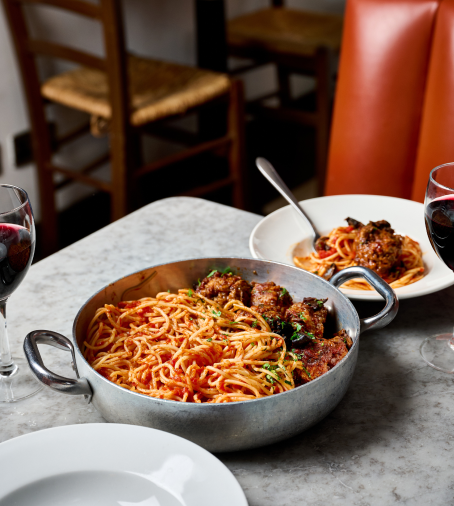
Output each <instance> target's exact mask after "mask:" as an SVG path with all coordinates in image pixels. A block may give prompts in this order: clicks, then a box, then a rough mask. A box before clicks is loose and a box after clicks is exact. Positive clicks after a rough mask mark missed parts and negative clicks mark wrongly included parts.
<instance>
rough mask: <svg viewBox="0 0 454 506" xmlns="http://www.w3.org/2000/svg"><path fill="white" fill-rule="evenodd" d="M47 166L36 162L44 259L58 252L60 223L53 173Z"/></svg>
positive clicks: (40, 240)
mask: <svg viewBox="0 0 454 506" xmlns="http://www.w3.org/2000/svg"><path fill="white" fill-rule="evenodd" d="M46 166H47V164H46V163H45V162H43V161H42V160H40V161H38V160H36V167H37V172H38V187H39V195H40V207H41V230H40V237H38V238H37V240H38V242H39V243H40V245H41V246H40V250H41V253H42V255H43V256H44V257H46V256H48V255H51V254H52V253H55V252H56V251H57V250H58V222H57V210H56V207H55V194H54V181H53V177H52V172H51V171H50V170H47V168H46Z"/></svg>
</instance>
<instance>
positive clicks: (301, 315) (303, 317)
mask: <svg viewBox="0 0 454 506" xmlns="http://www.w3.org/2000/svg"><path fill="white" fill-rule="evenodd" d="M299 317H300V318H301V319H302V320H307V318H306V317H305V316H304V315H303V313H300V314H299Z"/></svg>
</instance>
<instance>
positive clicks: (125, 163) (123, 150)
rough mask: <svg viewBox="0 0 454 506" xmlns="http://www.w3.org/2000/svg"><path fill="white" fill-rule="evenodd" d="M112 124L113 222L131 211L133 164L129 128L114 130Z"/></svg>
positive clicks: (132, 141) (131, 140)
mask: <svg viewBox="0 0 454 506" xmlns="http://www.w3.org/2000/svg"><path fill="white" fill-rule="evenodd" d="M113 123H114V122H112V130H111V135H110V157H111V179H112V193H111V210H110V215H111V220H112V221H115V220H118V219H120V218H123V216H126V215H127V214H128V212H129V211H130V210H131V205H130V202H131V194H130V193H131V187H132V185H131V182H132V171H133V169H134V166H135V162H134V146H135V142H134V135H135V134H134V133H133V132H132V131H131V129H130V128H129V127H126V128H123V125H121V124H120V125H119V128H115V126H114V125H113Z"/></svg>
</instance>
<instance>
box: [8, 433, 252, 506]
mask: <svg viewBox="0 0 454 506" xmlns="http://www.w3.org/2000/svg"><path fill="white" fill-rule="evenodd" d="M0 462H3V463H4V465H3V466H2V471H1V473H0V506H14V505H18V506H19V505H20V506H57V505H58V506H69V505H71V506H74V505H78V504H80V505H84V506H113V505H118V506H203V505H211V504H216V505H217V506H231V505H232V504H235V505H238V506H247V501H246V498H245V496H244V493H243V491H242V490H241V487H240V485H239V484H238V482H237V481H236V479H235V477H234V476H233V475H232V473H231V472H230V471H229V470H228V469H227V468H226V467H225V466H224V464H222V463H221V462H220V461H219V460H218V459H217V458H216V457H214V456H213V455H211V453H209V452H207V451H206V450H204V449H203V448H200V446H197V445H195V444H194V443H191V442H190V441H187V440H186V439H183V438H180V437H178V436H174V435H172V434H169V433H167V432H162V431H159V430H155V429H149V428H145V427H137V426H134V425H120V424H107V423H99V424H82V425H68V426H65V427H55V428H52V429H46V430H42V431H39V432H34V433H32V434H27V435H25V436H20V437H17V438H14V439H10V440H9V441H6V442H4V443H2V444H0Z"/></svg>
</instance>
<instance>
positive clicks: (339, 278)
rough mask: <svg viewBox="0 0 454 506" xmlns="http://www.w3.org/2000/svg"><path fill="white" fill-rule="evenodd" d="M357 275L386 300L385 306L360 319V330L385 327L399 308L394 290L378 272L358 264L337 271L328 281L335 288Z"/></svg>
mask: <svg viewBox="0 0 454 506" xmlns="http://www.w3.org/2000/svg"><path fill="white" fill-rule="evenodd" d="M358 277H360V278H364V279H365V280H366V281H367V282H368V283H370V284H371V285H372V286H373V287H374V288H375V290H377V292H378V293H379V294H380V295H381V296H382V297H383V298H384V299H385V301H386V305H385V307H384V308H383V309H382V310H381V311H380V312H379V313H377V314H376V315H374V316H369V317H368V318H362V319H361V320H360V323H361V332H366V330H370V329H372V328H374V329H381V328H382V327H386V325H388V323H391V322H392V321H393V320H394V317H395V316H396V314H397V311H398V309H399V301H398V300H397V297H396V294H395V292H394V290H393V289H392V288H391V287H390V286H389V285H388V283H387V282H386V281H384V280H383V279H382V278H381V277H380V276H379V275H378V274H376V273H375V272H374V271H372V270H371V269H368V268H367V267H360V266H359V265H358V266H355V267H348V268H347V269H343V270H342V271H339V272H338V273H337V274H335V275H334V276H333V277H332V278H331V280H330V283H331V284H332V285H333V286H335V287H336V288H337V287H339V286H340V285H342V284H344V283H345V282H346V281H348V280H349V279H352V278H358Z"/></svg>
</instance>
